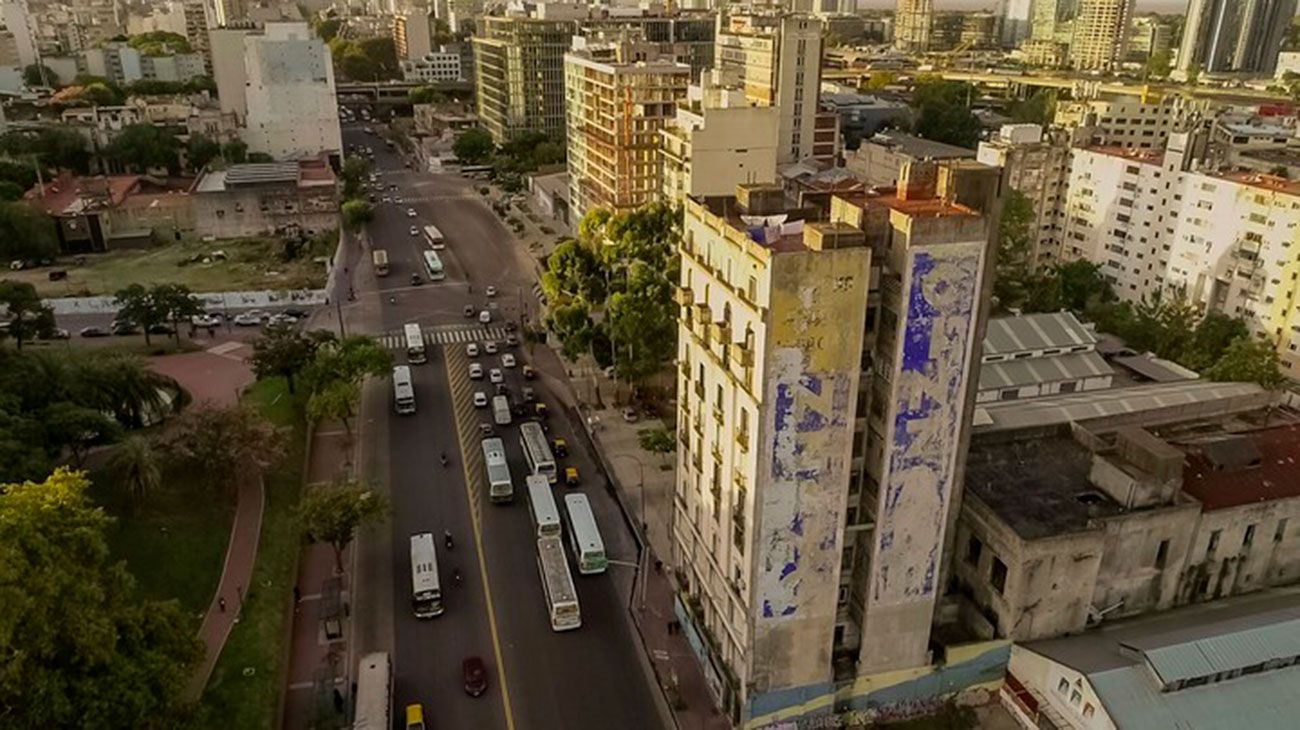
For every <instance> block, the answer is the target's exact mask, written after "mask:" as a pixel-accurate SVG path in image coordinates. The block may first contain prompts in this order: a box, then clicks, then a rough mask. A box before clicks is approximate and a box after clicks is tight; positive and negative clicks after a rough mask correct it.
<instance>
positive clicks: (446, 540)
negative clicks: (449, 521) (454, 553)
mask: <svg viewBox="0 0 1300 730" xmlns="http://www.w3.org/2000/svg"><path fill="white" fill-rule="evenodd" d="M442 544H443V545H445V546H446V547H447V549H448V550H451V549H452V548H453V547H455V545H454V543H453V542H452V539H451V533H450V532H444V533H442Z"/></svg>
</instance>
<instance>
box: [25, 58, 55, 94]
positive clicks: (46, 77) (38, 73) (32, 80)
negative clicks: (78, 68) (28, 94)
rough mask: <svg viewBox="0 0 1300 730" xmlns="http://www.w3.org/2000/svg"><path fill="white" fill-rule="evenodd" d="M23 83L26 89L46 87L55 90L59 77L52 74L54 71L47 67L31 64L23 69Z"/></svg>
mask: <svg viewBox="0 0 1300 730" xmlns="http://www.w3.org/2000/svg"><path fill="white" fill-rule="evenodd" d="M23 83H24V84H26V85H27V87H28V88H36V87H38V86H48V87H50V88H53V89H57V88H58V87H59V75H58V74H56V73H54V69H52V68H50V67H49V66H43V65H40V64H36V63H31V64H28V65H27V66H25V67H24V68H23Z"/></svg>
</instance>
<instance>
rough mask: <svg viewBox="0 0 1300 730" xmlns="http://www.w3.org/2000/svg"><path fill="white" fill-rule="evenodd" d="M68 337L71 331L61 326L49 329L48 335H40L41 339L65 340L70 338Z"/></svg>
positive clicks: (70, 335)
mask: <svg viewBox="0 0 1300 730" xmlns="http://www.w3.org/2000/svg"><path fill="white" fill-rule="evenodd" d="M70 337H72V333H71V332H69V331H67V330H65V329H63V328H62V327H55V328H54V329H52V330H50V336H49V337H42V338H41V339H43V340H66V339H68V338H70Z"/></svg>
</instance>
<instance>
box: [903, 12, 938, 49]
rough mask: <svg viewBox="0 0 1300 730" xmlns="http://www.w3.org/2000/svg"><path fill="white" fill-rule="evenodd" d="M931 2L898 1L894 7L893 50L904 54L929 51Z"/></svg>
mask: <svg viewBox="0 0 1300 730" xmlns="http://www.w3.org/2000/svg"><path fill="white" fill-rule="evenodd" d="M933 21H934V2H933V0H898V1H897V4H896V5H895V6H894V48H897V49H898V50H900V51H903V52H905V53H924V52H926V51H928V50H930V25H931V23H932V22H933Z"/></svg>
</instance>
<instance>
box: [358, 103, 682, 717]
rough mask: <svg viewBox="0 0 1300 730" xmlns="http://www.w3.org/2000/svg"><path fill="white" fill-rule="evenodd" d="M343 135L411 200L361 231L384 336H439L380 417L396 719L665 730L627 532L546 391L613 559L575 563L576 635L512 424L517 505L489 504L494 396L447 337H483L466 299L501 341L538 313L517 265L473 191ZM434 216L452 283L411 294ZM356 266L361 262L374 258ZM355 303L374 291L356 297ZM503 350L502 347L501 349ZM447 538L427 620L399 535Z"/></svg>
mask: <svg viewBox="0 0 1300 730" xmlns="http://www.w3.org/2000/svg"><path fill="white" fill-rule="evenodd" d="M344 140H345V142H347V143H349V144H352V143H355V142H358V141H362V142H363V143H364V144H369V145H370V146H372V147H374V148H375V150H376V153H377V160H376V163H377V164H376V167H377V168H379V169H381V170H383V172H382V174H381V180H382V181H383V184H384V186H385V191H384V193H383V194H388V195H393V194H394V193H393V191H390V190H388V185H389V184H396V185H398V190H397V192H396V194H399V195H401V196H402V197H403V198H404V202H403V203H402V204H400V205H397V204H383V203H380V204H378V205H377V206H376V216H375V220H374V222H373V223H372V224H371V225H370V228H369V234H370V241H371V246H375V247H383V248H385V249H386V250H387V251H388V254H389V261H390V268H391V273H390V275H389V276H387V277H383V278H379V279H376V280H375V281H377V282H378V286H379V289H380V291H379V292H378V297H379V299H380V307H379V318H378V319H379V321H380V323H381V327H382V329H383V330H384V332H386V333H390V334H395V333H397V332H400V330H401V327H402V325H403V324H405V323H406V322H418V323H420V324H421V325H422V326H424V327H426V328H429V330H428V331H432V332H437V333H439V334H438V335H437V336H438V337H439V338H440V341H442V342H445V344H443V345H441V346H434V347H432V348H430V351H429V362H428V363H427V364H425V365H420V366H416V367H414V368H413V370H414V373H415V387H416V400H417V404H418V409H419V410H418V412H417V413H416V414H415V415H413V416H398V415H396V414H394V413H393V412H392V410H391V408H388V409H385V413H386V414H387V419H388V420H387V423H386V424H385V426H386V429H387V433H388V443H387V446H386V448H387V453H386V454H379V455H378V456H379V457H380V458H386V460H387V464H386V473H387V474H388V475H389V488H390V494H391V500H392V505H393V509H392V519H391V556H390V557H391V575H392V579H391V583H392V591H393V600H392V606H393V616H392V617H391V621H392V623H393V630H392V636H393V647H392V651H393V655H394V659H393V662H394V667H395V670H396V680H395V684H394V703H393V704H394V716H395V717H397V718H400V717H401V712H402V708H403V707H404V706H405V705H407V704H409V703H412V702H420V703H422V704H423V705H424V707H425V713H426V717H427V721H428V722H429V723H430V726H431V727H439V728H508V727H512V728H547V729H551V728H602V729H603V728H611V727H616V728H655V727H659V726H660V721H659V715H658V713H657V710H656V707H655V702H654V697H653V694H652V692H654V691H655V690H654V689H653V688H652V686H651V685H650V684H649V682H648V681H647V678H646V674H645V670H644V669H643V666H644V658H643V657H641V656H640V654H639V652H640V649H639V648H638V647H637V646H636V644H635V643H634V638H633V636H632V632H631V628H630V626H629V625H628V621H627V613H626V608H627V602H628V600H629V586H630V582H631V577H632V572H631V571H633V570H634V567H632V565H631V564H632V562H633V561H634V560H635V548H634V543H633V540H632V537H631V535H630V533H629V532H628V530H627V528H626V526H625V524H624V523H623V522H622V519H621V517H620V516H619V513H618V510H617V506H616V505H615V503H614V502H613V499H612V497H610V496H609V495H608V494H607V493H606V491H605V490H604V489H603V487H602V486H601V485H598V484H596V481H597V480H596V479H595V477H594V475H595V474H596V470H595V466H594V463H593V461H592V458H591V455H589V454H585V453H582V452H581V449H580V448H579V446H578V441H577V439H575V438H574V434H573V428H574V427H575V424H573V423H570V422H569V420H568V418H566V417H565V415H564V414H563V413H561V412H559V401H558V400H557V399H556V398H555V397H554V394H552V393H550V392H548V391H547V389H546V387H545V386H544V385H542V383H541V381H536V382H534V383H532V385H534V387H535V388H536V389H537V390H538V394H539V396H540V397H541V398H542V399H543V400H544V401H546V402H547V403H548V404H549V405H550V407H551V409H552V413H553V415H552V416H551V418H550V419H549V422H550V428H551V431H552V433H551V434H550V435H551V436H563V437H566V438H567V440H568V442H569V444H570V447H571V449H572V451H573V452H574V453H573V455H572V457H571V458H570V459H568V460H563V462H562V465H561V468H563V466H565V465H569V464H573V465H576V466H577V467H578V468H579V470H580V472H581V473H582V474H583V475H584V477H585V480H584V483H583V485H582V486H581V487H580V489H581V491H583V492H584V493H586V494H587V495H588V496H589V498H590V499H591V501H592V505H593V509H594V511H595V512H596V516H597V520H598V522H599V523H600V526H601V529H602V533H603V535H604V539H605V543H606V550H607V553H608V554H609V555H610V557H611V558H612V559H614V560H616V561H621V563H616V564H614V565H611V567H610V569H609V571H608V572H607V573H606V574H605V575H600V576H580V575H579V574H578V573H577V570H576V567H573V568H572V572H573V574H574V579H575V583H576V584H577V588H578V594H579V602H580V605H581V612H582V620H583V625H582V627H581V628H580V629H578V630H577V631H569V632H564V633H556V632H553V631H552V630H551V628H550V624H549V620H548V617H547V612H546V608H545V606H544V599H543V594H542V589H541V584H540V579H539V576H538V570H537V564H536V541H535V537H534V534H533V527H532V524H531V520H530V518H529V515H528V505H527V499H526V497H525V496H524V495H523V493H522V492H523V489H522V487H523V484H522V482H523V475H524V474H525V473H526V471H525V469H526V466H525V464H524V458H523V455H522V453H521V451H520V447H519V443H518V434H517V427H515V426H510V427H505V428H498V429H497V433H498V435H500V436H501V437H502V438H503V440H504V441H505V444H506V449H507V454H508V458H509V461H510V466H511V471H512V473H513V474H514V477H515V481H516V499H515V500H514V502H513V503H512V504H508V505H494V504H490V503H489V502H488V501H487V498H486V485H485V483H484V480H483V467H482V458H481V456H480V455H479V453H478V447H479V440H478V435H477V423H478V422H479V421H490V420H491V415H490V413H488V412H487V410H486V409H480V410H478V411H475V409H474V408H473V406H472V405H471V404H470V398H471V397H472V394H473V392H474V391H475V390H484V391H486V392H488V393H489V395H490V394H491V392H492V391H491V388H492V386H491V385H489V384H487V381H486V380H484V381H471V380H469V379H468V375H467V368H466V365H467V362H468V358H467V355H466V354H465V344H466V340H468V339H470V338H474V341H477V342H479V344H480V347H481V346H482V340H481V339H478V337H479V334H478V333H471V332H468V331H456V329H454V328H462V329H464V330H478V329H479V328H480V326H479V325H478V323H477V320H470V319H467V318H465V317H464V315H463V313H462V309H463V307H464V306H465V304H472V305H474V307H475V309H476V310H477V309H481V308H485V307H486V308H489V309H490V311H492V312H493V323H492V324H491V327H492V328H494V330H493V331H494V332H497V333H498V334H499V331H498V330H495V328H497V327H498V326H499V325H501V324H503V323H504V322H505V321H507V320H513V321H515V322H516V323H518V322H520V321H521V319H524V318H528V317H535V316H536V302H535V300H533V299H532V295H531V293H530V292H529V289H530V287H531V285H532V281H533V278H532V274H531V272H530V271H529V269H528V266H529V263H528V261H527V259H526V257H525V256H523V255H521V254H520V252H519V251H518V247H517V246H516V245H515V243H514V241H513V238H512V236H511V234H510V233H509V232H508V231H507V230H506V229H505V228H504V227H503V226H502V224H501V223H500V222H499V221H498V220H497V218H496V217H495V215H494V214H493V213H492V211H491V210H490V209H489V208H488V207H487V206H486V205H485V204H484V203H483V201H482V198H481V196H479V194H478V193H477V192H476V191H475V189H474V187H473V186H472V184H471V183H470V182H469V181H466V180H464V179H462V178H460V177H459V176H456V175H432V174H427V173H413V172H411V171H409V170H406V169H404V168H403V167H402V163H401V161H400V160H399V159H398V158H397V156H396V155H394V154H392V153H390V152H388V151H387V150H386V149H385V148H384V147H383V144H382V142H381V141H379V140H378V139H377V138H375V137H371V136H366V135H364V133H362V132H361V131H360V130H359V129H346V130H345V134H344ZM408 207H412V208H415V210H416V211H417V217H416V218H414V219H412V218H408V216H407V213H406V210H407V208H408ZM428 222H432V223H434V224H435V225H437V226H438V228H439V229H441V230H442V231H443V233H444V235H445V236H446V238H447V248H446V249H444V250H443V251H440V252H439V253H440V255H441V257H442V259H443V261H444V265H445V266H446V269H447V278H446V280H445V281H442V282H436V283H424V284H423V285H420V286H412V285H411V280H410V277H411V274H412V273H416V272H418V273H420V274H421V278H425V277H424V271H423V264H422V251H423V250H424V248H425V245H426V244H425V242H424V240H423V237H422V236H411V235H410V234H409V231H408V229H409V227H410V226H411V225H415V226H416V227H417V228H422V227H423V226H424V225H426V224H427V223H428ZM355 256H356V259H355V260H359V261H368V256H369V251H368V250H367V251H364V252H357V253H356V254H355ZM360 265H362V266H365V265H367V264H365V263H362V264H360ZM488 285H493V286H496V287H497V288H498V290H499V293H498V295H497V296H496V297H495V298H493V299H491V300H489V299H488V298H487V297H486V296H485V295H484V291H485V289H486V287H487V286H488ZM358 296H359V297H366V296H375V294H371V293H367V292H359V293H358ZM390 297H391V298H392V299H391V301H390ZM538 347H540V346H538ZM506 351H507V350H506V348H505V347H504V343H502V352H506ZM512 352H513V353H514V354H515V356H516V357H517V358H518V359H519V362H520V365H521V366H522V364H523V363H525V362H529V359H530V352H529V348H528V346H526V345H521V346H519V347H517V348H515V349H514V350H512ZM395 357H396V359H397V360H398V361H399V362H400V361H402V360H404V359H405V357H404V353H401V352H397V353H395ZM477 361H478V362H480V363H482V364H483V366H484V368H485V369H487V368H491V367H499V366H500V361H499V356H488V355H480V356H479V357H478V358H477ZM505 373H506V378H507V385H508V387H510V388H511V389H512V391H513V392H514V393H518V392H519V389H520V388H521V387H522V385H523V381H522V378H521V376H520V370H519V369H518V368H516V369H514V370H509V369H507V370H505ZM382 449H383V447H382V446H381V447H380V450H382ZM442 452H445V453H446V454H448V456H449V457H450V461H451V463H450V464H449V466H448V467H446V468H444V467H442V466H441V465H440V464H439V459H438V455H439V453H442ZM556 490H557V492H564V491H566V488H565V487H563V486H557V487H556ZM562 497H563V494H557V498H560V499H562ZM557 501H558V500H557ZM561 504H562V502H561ZM476 515H477V518H478V519H477V523H478V527H479V529H478V530H477V535H478V539H476V538H475V535H476V531H475V529H474V525H475V516H476ZM444 529H446V530H450V531H451V532H452V534H453V535H454V537H455V548H454V549H453V550H451V551H447V550H445V549H443V547H442V546H441V544H440V545H439V561H440V568H441V572H442V576H443V592H444V595H445V596H446V599H445V604H446V612H445V613H444V614H443V615H442V616H440V617H438V618H435V619H432V620H417V619H416V618H415V617H414V615H413V614H412V613H411V610H410V584H409V576H410V564H409V554H408V553H409V548H408V539H409V536H410V534H411V533H413V532H419V531H432V532H434V533H435V535H441V533H442V531H443V530H444ZM439 541H440V542H441V538H439ZM479 545H481V548H482V553H481V556H480V553H479V549H478V546H479ZM453 568H459V569H460V571H461V573H462V575H463V577H464V584H463V585H461V586H459V587H456V586H454V585H453V584H452V581H451V573H452V570H453ZM485 580H486V583H485ZM489 595H490V604H489V598H488V596H489ZM489 606H490V610H489ZM358 620H361V621H365V620H367V618H366V617H364V616H359V617H358ZM469 655H477V656H480V657H482V658H483V659H484V660H485V662H486V663H487V664H488V667H489V670H490V674H491V682H492V686H491V688H490V689H489V691H488V693H487V694H486V695H485V696H484V697H481V698H477V699H476V698H470V697H469V696H468V695H466V694H465V693H464V691H463V689H462V687H461V671H460V664H461V661H462V659H463V658H464V657H466V656H469ZM503 676H504V681H505V687H504V690H505V691H503V687H502V686H501V681H500V680H501V677H503Z"/></svg>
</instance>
